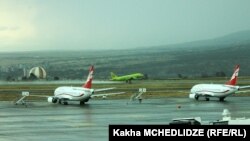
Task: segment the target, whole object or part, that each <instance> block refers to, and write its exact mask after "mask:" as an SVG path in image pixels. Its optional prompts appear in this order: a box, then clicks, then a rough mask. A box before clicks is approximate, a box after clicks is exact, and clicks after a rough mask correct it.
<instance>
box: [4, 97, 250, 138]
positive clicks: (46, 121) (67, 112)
mask: <svg viewBox="0 0 250 141" xmlns="http://www.w3.org/2000/svg"><path fill="white" fill-rule="evenodd" d="M223 109H228V110H229V111H230V112H231V115H232V117H246V118H250V97H237V96H231V97H227V98H226V99H225V101H224V102H220V101H219V100H218V99H211V100H210V101H205V100H200V101H195V100H192V99H189V98H167V97H166V98H160V99H143V101H142V102H141V103H139V102H138V101H129V99H119V100H109V99H105V100H99V99H91V100H89V102H88V103H86V104H85V105H82V106H80V105H79V104H78V102H77V103H76V102H69V105H59V104H52V103H47V102H46V101H44V102H43V101H39V102H37V101H36V102H34V101H33V102H28V103H27V106H25V105H14V104H13V103H12V102H10V101H0V140H1V141H27V140H35V141H48V140H53V141H83V140H88V141H108V140H109V137H108V135H109V133H108V128H109V125H117V124H123V125H124V124H146V125H150V124H157V125H168V124H169V122H170V121H171V120H172V119H174V118H185V117H197V116H198V117H201V118H202V120H205V121H215V120H219V119H221V118H222V115H221V114H222V111H223Z"/></svg>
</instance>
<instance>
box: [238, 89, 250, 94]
mask: <svg viewBox="0 0 250 141" xmlns="http://www.w3.org/2000/svg"><path fill="white" fill-rule="evenodd" d="M248 92H250V90H246V91H237V92H235V93H237V94H238V93H248Z"/></svg>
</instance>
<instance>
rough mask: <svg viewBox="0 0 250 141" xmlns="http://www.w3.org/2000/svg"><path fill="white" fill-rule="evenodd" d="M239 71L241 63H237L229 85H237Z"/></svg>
mask: <svg viewBox="0 0 250 141" xmlns="http://www.w3.org/2000/svg"><path fill="white" fill-rule="evenodd" d="M239 71H240V65H236V66H235V69H234V73H233V75H232V77H231V79H230V80H229V81H228V82H227V83H226V84H227V85H233V86H234V85H236V83H237V78H238V75H239Z"/></svg>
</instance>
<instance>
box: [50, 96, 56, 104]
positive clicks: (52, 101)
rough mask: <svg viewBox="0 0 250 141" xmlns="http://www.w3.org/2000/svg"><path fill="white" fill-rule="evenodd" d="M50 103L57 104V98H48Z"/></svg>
mask: <svg viewBox="0 0 250 141" xmlns="http://www.w3.org/2000/svg"><path fill="white" fill-rule="evenodd" d="M48 102H49V103H56V102H57V98H54V97H48Z"/></svg>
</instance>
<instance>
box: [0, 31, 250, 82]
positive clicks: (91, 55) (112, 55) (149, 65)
mask: <svg viewBox="0 0 250 141" xmlns="http://www.w3.org/2000/svg"><path fill="white" fill-rule="evenodd" d="M0 59H1V60H0V64H1V67H0V71H1V74H0V78H1V79H2V80H4V79H6V78H7V77H8V76H11V77H13V78H17V77H18V76H19V77H20V76H22V75H23V68H26V69H30V68H32V67H34V66H43V67H44V68H45V69H46V71H47V74H48V79H54V78H55V77H58V78H60V79H82V78H86V77H87V76H86V75H87V72H88V66H89V65H90V64H93V65H95V68H96V72H95V77H96V78H97V79H109V78H110V72H111V71H113V72H115V73H117V74H118V75H124V74H128V73H134V72H142V73H145V74H147V75H148V77H149V78H151V79H167V78H185V77H189V78H190V77H209V76H216V75H217V74H218V73H220V74H221V73H222V72H223V73H224V74H225V75H226V76H231V74H232V71H233V67H234V65H235V64H240V65H241V70H240V76H250V71H249V70H250V66H249V60H250V31H242V32H237V33H232V34H229V35H227V36H223V37H219V38H215V39H209V40H203V41H196V42H189V43H183V44H176V45H166V46H154V47H148V48H137V49H130V50H98V51H43V52H22V53H1V54H0Z"/></svg>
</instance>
